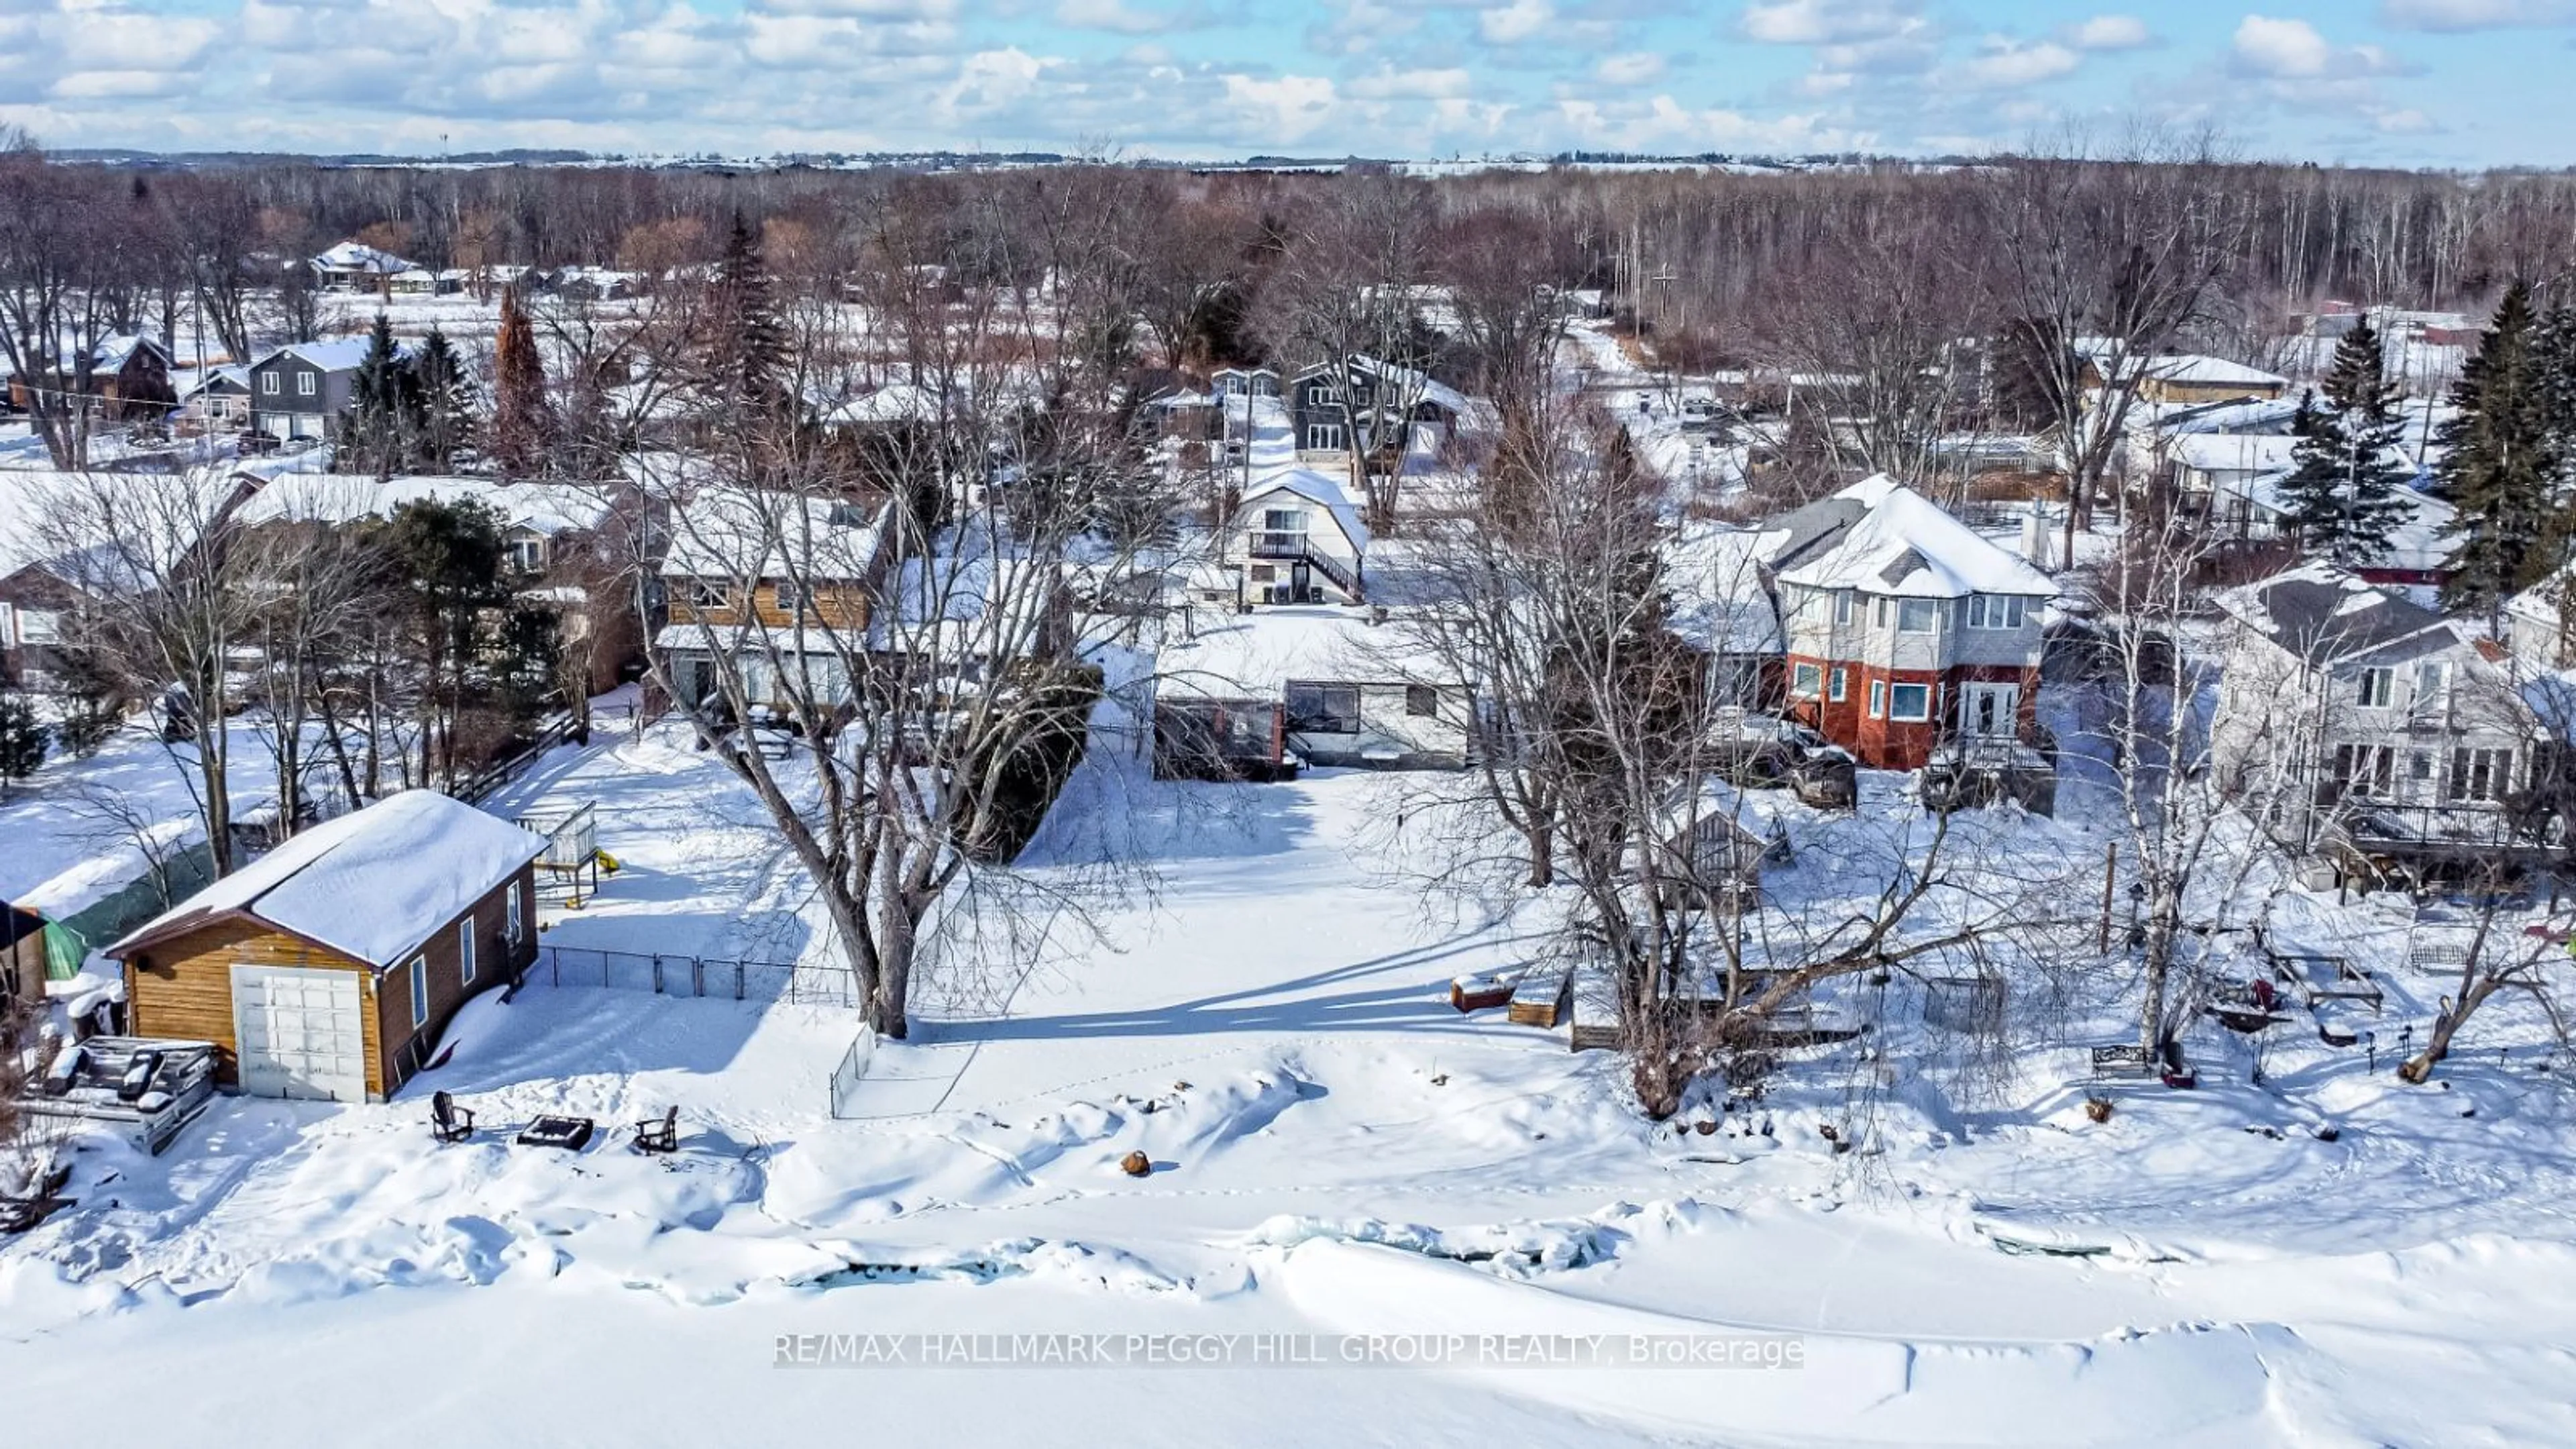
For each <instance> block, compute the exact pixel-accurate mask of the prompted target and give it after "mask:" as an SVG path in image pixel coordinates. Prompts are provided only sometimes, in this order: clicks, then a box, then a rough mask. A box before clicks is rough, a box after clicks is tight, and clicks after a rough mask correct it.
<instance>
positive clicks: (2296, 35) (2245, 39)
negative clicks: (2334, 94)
mask: <svg viewBox="0 0 2576 1449" xmlns="http://www.w3.org/2000/svg"><path fill="white" fill-rule="evenodd" d="M2235 56H2236V63H2237V65H2238V66H2239V67H2240V68H2242V69H2244V70H2247V71H2251V72H2253V73H2254V74H2256V75H2268V76H2278V77H2285V78H2286V77H2307V76H2321V75H2324V74H2325V73H2326V70H2327V68H2328V67H2329V66H2331V65H2332V64H2333V62H2334V47H2333V46H2331V45H2329V44H2327V43H2326V38H2325V37H2324V36H2323V35H2320V34H2318V33H2317V28H2316V27H2315V26H2313V25H2310V24H2309V23H2308V22H2306V21H2304V20H2275V19H2273V18H2272V17H2271V16H2268V15H2248V16H2246V17H2245V20H2244V23H2243V24H2241V25H2238V26H2237V27H2236V42H2235Z"/></svg>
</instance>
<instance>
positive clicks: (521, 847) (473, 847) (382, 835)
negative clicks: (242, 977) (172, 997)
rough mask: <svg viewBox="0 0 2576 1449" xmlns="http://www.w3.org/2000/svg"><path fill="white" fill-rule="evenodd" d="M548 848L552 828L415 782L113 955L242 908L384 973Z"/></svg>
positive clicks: (199, 900) (206, 896)
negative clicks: (522, 822) (541, 828)
mask: <svg viewBox="0 0 2576 1449" xmlns="http://www.w3.org/2000/svg"><path fill="white" fill-rule="evenodd" d="M545 849H546V842H545V837H543V836H540V835H533V834H530V833H529V832H527V831H525V830H522V829H520V828H519V827H518V826H515V825H512V824H511V823H509V822H508V821H506V820H502V819H499V818H498V817H495V816H491V815H486V814H484V813H483V812H482V811H480V810H477V809H475V808H474V807H473V806H471V805H468V804H466V803H465V802H464V801H462V800H456V799H451V798H450V797H448V796H445V795H441V794H439V793H438V792H437V791H434V790H405V791H403V792H402V793H401V794H399V795H391V796H387V797H386V798H385V799H382V800H379V801H377V802H376V803H375V804H373V805H370V806H368V807H367V808H365V809H363V810H355V811H351V812H350V813H349V814H346V815H343V816H341V817H339V818H338V819H336V820H329V821H325V822H324V823H322V824H320V825H316V826H314V827H313V828H312V829H310V830H307V831H304V832H303V833H301V834H299V835H296V836H295V837H293V838H292V839H290V840H288V841H287V842H286V843H285V844H284V845H281V846H279V847H278V848H276V849H275V850H272V851H270V852H269V853H268V854H266V855H264V856H261V857H260V858H259V859H258V860H256V861H253V862H252V863H251V864H249V865H247V866H244V867H243V868H242V869H240V870H237V871H235V872H233V873H232V874H231V875H228V876H226V877H224V878H223V879H222V880H219V881H217V882H215V883H214V884H213V885H210V886H208V887H206V888H205V889H204V890H202V891H199V892H197V893H196V894H195V895H193V896H190V897H189V898H188V899H186V900H184V901H182V902H180V903H179V904H178V905H176V906H173V907H172V908H171V909H169V910H167V911H165V912H163V913H162V914H160V915H158V916H156V917H154V918H153V919H152V920H150V921H148V922H146V923H145V924H144V925H142V926H141V927H139V928H138V929H136V930H135V931H133V932H132V933H130V934H128V935H127V936H126V937H125V939H123V940H121V941H119V942H117V943H116V944H115V945H113V946H110V947H109V948H108V951H107V953H108V954H109V955H111V956H115V957H118V958H120V959H122V958H123V957H125V956H127V955H129V954H131V953H132V952H134V951H136V950H138V949H140V948H142V947H143V946H146V945H148V944H150V943H151V942H154V941H158V940H163V939H166V938H168V937H169V936H171V935H173V934H175V933H178V932H181V931H186V930H192V929H194V928H196V927H198V926H201V925H204V924H207V923H209V922H212V921H215V920H217V919H220V918H222V917H224V916H228V915H232V914H236V913H239V914H243V915H248V916H251V917H253V918H255V919H258V920H261V921H265V922H267V923H268V924H269V925H272V926H275V927H276V928H278V929H279V930H281V931H285V932H287V933H288V934H290V935H295V936H301V937H303V938H304V939H306V940H308V941H312V942H315V943H317V944H319V945H323V946H327V947H329V948H330V949H332V950H334V951H338V952H341V953H343V954H345V955H347V956H350V957H352V958H354V959H356V960H359V961H363V962H365V963H367V964H368V965H370V966H374V967H376V968H378V969H379V970H382V969H385V968H388V967H392V966H395V965H397V964H399V963H400V962H401V961H402V960H403V959H404V958H405V957H407V956H409V955H410V954H411V953H412V951H414V950H415V949H417V948H418V947H419V946H420V944H421V943H422V942H424V941H426V940H428V939H429V938H430V936H431V935H432V934H433V933H435V932H437V931H438V930H440V929H441V928H443V927H445V926H446V925H447V923H448V922H450V921H453V920H455V919H456V918H457V917H458V916H460V915H462V914H464V913H465V910H466V908H467V907H469V906H471V905H473V904H474V903H475V902H476V901H479V900H481V899H482V898H483V897H485V896H487V895H489V894H491V893H492V890H493V888H494V887H495V886H498V885H499V884H500V883H501V882H503V881H505V880H507V879H509V878H510V877H511V876H512V875H514V874H516V873H517V872H518V870H519V867H521V866H523V865H526V864H527V863H528V862H529V861H532V860H534V859H536V858H537V857H538V856H539V855H542V854H544V853H545Z"/></svg>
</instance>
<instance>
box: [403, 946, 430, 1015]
mask: <svg viewBox="0 0 2576 1449" xmlns="http://www.w3.org/2000/svg"><path fill="white" fill-rule="evenodd" d="M406 969H408V970H409V971H410V972H411V1029H412V1030H414V1031H418V1030H420V1029H421V1028H422V1027H424V1026H427V1025H429V958H428V957H427V956H414V957H412V958H411V965H410V966H409V967H408V968H406Z"/></svg>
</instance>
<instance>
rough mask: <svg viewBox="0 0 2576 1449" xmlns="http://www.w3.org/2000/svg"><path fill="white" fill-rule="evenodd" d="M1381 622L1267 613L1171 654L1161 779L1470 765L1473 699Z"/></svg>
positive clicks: (1159, 699)
mask: <svg viewBox="0 0 2576 1449" xmlns="http://www.w3.org/2000/svg"><path fill="white" fill-rule="evenodd" d="M1373 620H1374V616H1373V615H1369V614H1362V613H1354V612H1351V611H1346V610H1339V609H1330V608H1315V607H1304V608H1288V609H1276V610H1266V611H1263V612H1261V613H1258V614H1250V615H1236V616H1227V617H1223V618H1221V619H1220V621H1218V622H1216V623H1215V624H1213V625H1212V626H1210V627H1203V628H1201V629H1199V630H1198V631H1197V632H1196V634H1195V635H1194V636H1192V637H1190V638H1188V639H1184V640H1180V641H1177V642H1175V643H1171V644H1167V645H1165V646H1164V648H1163V651H1162V654H1161V656H1160V658H1159V659H1158V660H1157V665H1158V668H1157V670H1156V682H1155V685H1154V735H1155V768H1156V770H1157V772H1158V773H1161V774H1163V775H1165V776H1182V777H1192V778H1211V777H1221V778H1253V779H1270V778H1275V777H1276V776H1278V775H1282V774H1293V773H1294V772H1295V765H1296V763H1297V762H1299V761H1302V762H1304V763H1306V764H1314V765H1359V766H1369V767H1374V768H1380V769H1440V768H1455V767H1458V766H1461V765H1464V764H1465V763H1466V761H1467V747H1468V737H1469V733H1470V730H1471V727H1472V725H1473V723H1474V720H1475V699H1474V695H1473V693H1472V692H1471V691H1470V690H1469V689H1468V687H1467V685H1466V682H1465V681H1464V680H1463V679H1462V678H1461V677H1460V676H1459V675H1458V673H1457V672H1456V671H1455V670H1452V669H1450V668H1448V667H1446V666H1445V665H1444V664H1443V663H1442V662H1441V661H1440V660H1439V659H1438V658H1437V657H1436V656H1435V655H1433V654H1432V653H1431V652H1430V651H1427V650H1425V649H1424V648H1423V647H1422V646H1421V643H1420V640H1419V638H1418V637H1417V636H1415V635H1414V634H1412V633H1411V632H1409V631H1408V630H1406V629H1405V628H1404V627H1403V625H1402V624H1401V622H1399V621H1388V622H1384V623H1380V622H1374V621H1373Z"/></svg>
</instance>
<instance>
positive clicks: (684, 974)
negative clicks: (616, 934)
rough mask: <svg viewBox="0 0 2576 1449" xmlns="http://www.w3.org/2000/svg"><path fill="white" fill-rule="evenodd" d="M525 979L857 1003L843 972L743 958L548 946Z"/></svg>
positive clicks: (738, 998)
mask: <svg viewBox="0 0 2576 1449" xmlns="http://www.w3.org/2000/svg"><path fill="white" fill-rule="evenodd" d="M527 979H528V980H529V981H531V982H543V983H545V984H546V985H548V986H603V987H608V988H611V989H615V990H625V991H650V992H653V993H655V994H657V995H661V996H717V997H731V998H732V999H734V1000H736V1001H785V1002H788V1003H790V1004H791V1005H807V1006H840V1007H855V1006H857V1004H858V998H857V993H856V992H855V991H853V990H852V989H851V985H850V973H849V972H848V971H847V970H845V969H843V968H840V967H835V966H802V965H796V964H794V963H790V962H782V961H752V960H747V959H744V958H741V957H719V956H684V955H666V954H659V953H647V952H641V951H603V950H598V949H595V948H592V947H588V946H557V945H553V944H551V943H549V944H546V945H541V946H539V947H538V948H537V960H536V964H534V965H532V966H530V967H529V968H528V975H527Z"/></svg>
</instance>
